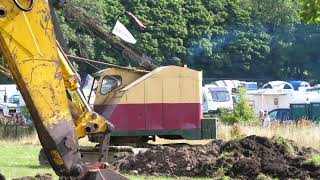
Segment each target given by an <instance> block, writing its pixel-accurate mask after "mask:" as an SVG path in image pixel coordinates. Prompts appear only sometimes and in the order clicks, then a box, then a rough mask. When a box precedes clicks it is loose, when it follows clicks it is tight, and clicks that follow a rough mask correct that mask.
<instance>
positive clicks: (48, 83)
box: [0, 0, 111, 176]
mask: <svg viewBox="0 0 320 180" xmlns="http://www.w3.org/2000/svg"><path fill="white" fill-rule="evenodd" d="M49 2H50V1H48V0H20V1H19V0H2V1H0V50H1V53H2V54H3V56H4V59H5V61H6V63H7V64H8V68H9V70H10V73H11V74H12V76H13V78H14V80H15V81H16V83H17V86H18V88H19V90H20V92H21V94H22V96H23V99H24V100H25V102H26V105H27V107H28V109H29V111H30V113H31V115H32V117H33V119H34V123H35V126H36V129H37V132H38V137H39V139H40V142H41V144H42V146H43V149H44V152H45V154H46V156H47V157H48V159H49V162H50V164H51V166H52V167H53V169H54V170H55V172H56V173H57V174H58V175H59V176H79V175H83V173H85V172H86V170H87V169H86V168H85V167H84V166H83V164H82V162H81V157H80V153H79V150H78V148H79V147H78V138H81V137H84V136H85V135H93V134H100V133H101V134H106V133H109V132H108V131H109V130H110V128H111V125H110V123H108V121H106V120H105V119H104V118H103V117H102V116H100V115H98V114H97V113H95V112H93V111H92V110H91V108H90V106H89V105H88V104H87V103H86V101H85V99H84V97H83V95H82V92H81V91H80V90H79V83H78V81H79V78H78V76H77V74H76V73H75V71H74V70H73V69H72V67H71V66H70V63H69V62H68V60H67V58H66V56H65V55H64V53H63V51H62V50H61V48H60V47H59V44H58V43H57V42H56V35H55V31H54V26H53V22H52V18H51V13H52V12H51V11H52V9H51V8H50V7H51V6H50V5H49ZM24 7H25V8H24ZM67 91H71V92H72V93H73V94H74V96H75V97H76V98H73V99H72V100H73V101H74V100H75V99H76V100H77V101H78V103H79V104H81V108H80V110H81V111H80V115H79V116H78V117H77V119H74V118H73V116H72V114H71V109H70V100H69V99H68V97H67V94H66V92H67Z"/></svg>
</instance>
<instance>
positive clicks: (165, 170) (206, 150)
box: [117, 136, 320, 179]
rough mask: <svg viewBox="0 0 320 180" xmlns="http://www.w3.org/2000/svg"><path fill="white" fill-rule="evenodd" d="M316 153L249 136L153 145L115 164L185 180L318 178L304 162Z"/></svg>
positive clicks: (319, 169) (288, 143)
mask: <svg viewBox="0 0 320 180" xmlns="http://www.w3.org/2000/svg"><path fill="white" fill-rule="evenodd" d="M317 153H319V152H317V151H316V150H313V149H311V148H300V147H298V146H296V145H295V144H294V143H293V142H292V141H288V140H284V139H282V138H273V139H268V138H265V137H259V136H248V137H246V138H244V139H241V140H234V141H229V142H224V141H222V140H215V141H213V142H211V143H209V144H207V145H204V146H190V145H182V146H178V145H176V146H155V147H151V148H150V150H148V151H146V152H145V153H139V154H137V155H135V156H129V157H127V158H125V159H123V160H121V161H120V163H119V162H118V166H117V168H118V169H119V170H120V171H121V172H126V173H128V172H129V173H130V172H131V173H138V174H144V175H167V176H188V177H195V176H199V177H217V176H223V175H226V176H229V177H232V178H239V179H248V178H256V177H258V176H259V175H261V174H265V175H268V176H271V177H279V178H284V179H286V178H299V179H305V178H309V177H311V178H316V177H320V167H317V166H315V165H312V164H307V163H305V160H306V159H308V158H310V157H311V156H312V155H313V154H317Z"/></svg>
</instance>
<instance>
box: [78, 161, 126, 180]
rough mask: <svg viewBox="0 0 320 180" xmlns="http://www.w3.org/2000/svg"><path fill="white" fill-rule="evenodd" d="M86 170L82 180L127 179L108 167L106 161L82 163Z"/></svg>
mask: <svg viewBox="0 0 320 180" xmlns="http://www.w3.org/2000/svg"><path fill="white" fill-rule="evenodd" d="M84 167H85V168H87V170H88V172H87V173H86V174H85V176H84V177H83V178H81V179H83V180H129V179H128V178H127V177H125V176H123V175H121V174H119V173H117V172H115V171H113V170H111V169H110V167H109V165H108V164H107V163H101V162H98V163H90V164H86V165H84Z"/></svg>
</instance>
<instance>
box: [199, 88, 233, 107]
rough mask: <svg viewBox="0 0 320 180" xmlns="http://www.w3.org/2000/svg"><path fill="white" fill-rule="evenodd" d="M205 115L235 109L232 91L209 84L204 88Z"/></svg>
mask: <svg viewBox="0 0 320 180" xmlns="http://www.w3.org/2000/svg"><path fill="white" fill-rule="evenodd" d="M202 94H203V104H202V106H203V113H217V112H218V110H219V109H228V110H232V109H233V100H232V95H231V90H228V88H227V87H224V86H223V87H217V86H216V85H212V84H208V85H205V86H204V87H203V88H202Z"/></svg>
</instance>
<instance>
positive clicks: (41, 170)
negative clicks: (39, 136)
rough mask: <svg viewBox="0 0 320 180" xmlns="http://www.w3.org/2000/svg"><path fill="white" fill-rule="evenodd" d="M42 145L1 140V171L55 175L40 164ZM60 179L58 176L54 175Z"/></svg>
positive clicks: (141, 179) (135, 178)
mask: <svg viewBox="0 0 320 180" xmlns="http://www.w3.org/2000/svg"><path fill="white" fill-rule="evenodd" d="M40 148H41V146H40V145H30V144H26V145H25V144H22V145H19V144H18V143H16V142H4V141H0V173H1V174H3V175H4V176H5V177H6V179H12V178H18V177H22V176H35V175H36V174H45V173H51V174H52V175H55V173H54V171H53V170H52V169H51V168H50V167H43V166H40V165H39V162H38V153H39V150H40ZM54 177H55V179H58V177H57V176H54ZM128 177H129V178H130V179H131V180H174V179H180V180H190V179H193V180H194V179H196V180H204V179H210V178H174V177H150V176H135V175H128Z"/></svg>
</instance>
